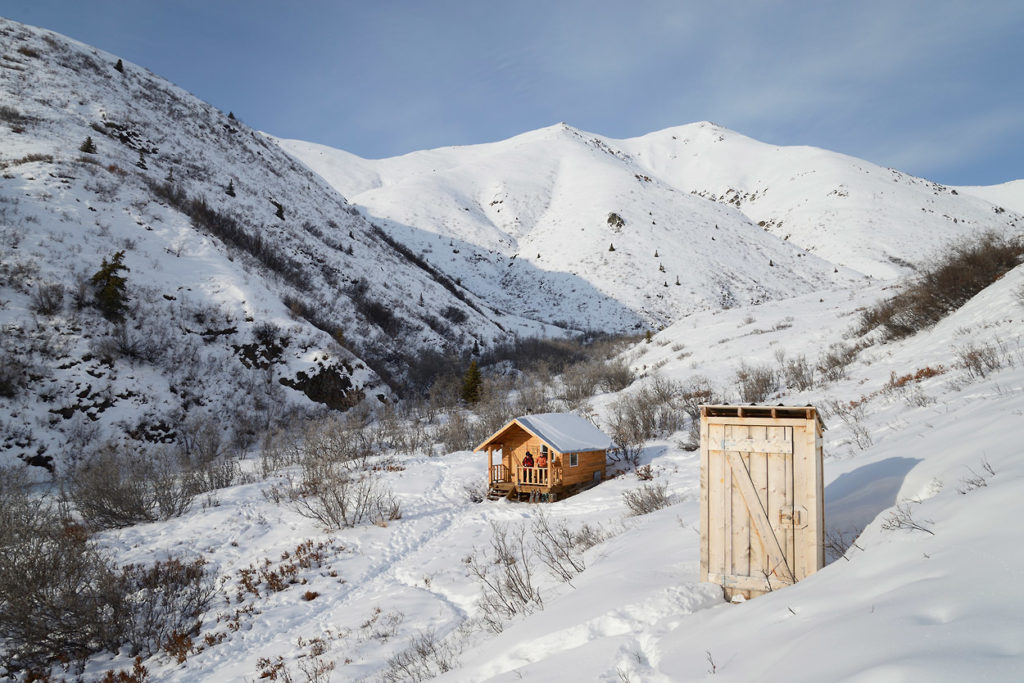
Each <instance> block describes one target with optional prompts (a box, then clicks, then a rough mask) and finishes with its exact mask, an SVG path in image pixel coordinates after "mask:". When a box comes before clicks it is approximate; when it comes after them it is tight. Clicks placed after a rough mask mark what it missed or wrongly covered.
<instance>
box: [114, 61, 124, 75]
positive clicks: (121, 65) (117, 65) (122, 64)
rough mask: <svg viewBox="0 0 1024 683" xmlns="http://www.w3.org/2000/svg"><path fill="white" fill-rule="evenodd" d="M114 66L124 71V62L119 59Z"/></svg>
mask: <svg viewBox="0 0 1024 683" xmlns="http://www.w3.org/2000/svg"><path fill="white" fill-rule="evenodd" d="M114 68H115V69H117V70H118V71H120V72H121V73H124V62H122V61H121V60H120V59H119V60H117V64H115V65H114Z"/></svg>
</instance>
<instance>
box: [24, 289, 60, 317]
mask: <svg viewBox="0 0 1024 683" xmlns="http://www.w3.org/2000/svg"><path fill="white" fill-rule="evenodd" d="M63 306H64V286H63V285H61V284H60V283H55V284H49V285H38V286H37V287H36V289H35V291H34V292H33V293H32V301H31V303H30V307H31V309H32V310H33V311H35V312H36V313H38V314H40V315H53V314H55V313H59V312H60V310H61V308H62V307H63Z"/></svg>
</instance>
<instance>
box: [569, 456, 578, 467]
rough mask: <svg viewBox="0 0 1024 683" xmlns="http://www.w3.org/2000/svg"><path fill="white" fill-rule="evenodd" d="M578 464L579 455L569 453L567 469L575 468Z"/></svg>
mask: <svg viewBox="0 0 1024 683" xmlns="http://www.w3.org/2000/svg"><path fill="white" fill-rule="evenodd" d="M579 464H580V454H579V453H570V454H569V467H576V466H577V465H579Z"/></svg>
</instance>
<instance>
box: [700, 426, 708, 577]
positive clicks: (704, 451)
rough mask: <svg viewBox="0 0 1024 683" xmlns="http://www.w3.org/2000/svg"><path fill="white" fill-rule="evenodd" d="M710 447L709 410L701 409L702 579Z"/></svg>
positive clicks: (705, 571)
mask: <svg viewBox="0 0 1024 683" xmlns="http://www.w3.org/2000/svg"><path fill="white" fill-rule="evenodd" d="M708 455H709V447H708V421H707V411H706V410H705V409H703V408H702V409H701V417H700V580H701V581H707V580H708V571H709V568H708V560H709V557H708V543H709V542H710V534H709V533H708V525H709V520H708V513H709V511H710V507H709V498H708V485H709V460H708Z"/></svg>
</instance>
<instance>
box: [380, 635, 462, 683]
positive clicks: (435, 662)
mask: <svg viewBox="0 0 1024 683" xmlns="http://www.w3.org/2000/svg"><path fill="white" fill-rule="evenodd" d="M460 654H461V651H460V650H459V648H458V647H457V646H456V645H455V644H454V643H453V642H452V641H451V639H445V640H442V639H440V638H438V637H437V634H436V633H435V632H434V630H433V629H426V630H423V631H420V632H419V633H417V634H416V635H415V636H413V637H412V639H410V641H409V644H408V645H407V646H406V648H405V649H403V650H400V651H398V652H397V653H395V654H394V655H392V656H391V657H390V658H389V659H388V661H387V668H386V669H385V670H384V673H382V674H381V680H382V681H385V683H399V682H400V681H413V682H414V683H418V682H419V681H427V680H431V679H433V678H436V677H437V676H440V675H441V674H443V673H445V672H447V671H452V670H453V669H455V668H456V667H457V666H458V663H459V662H458V658H459V655H460Z"/></svg>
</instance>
